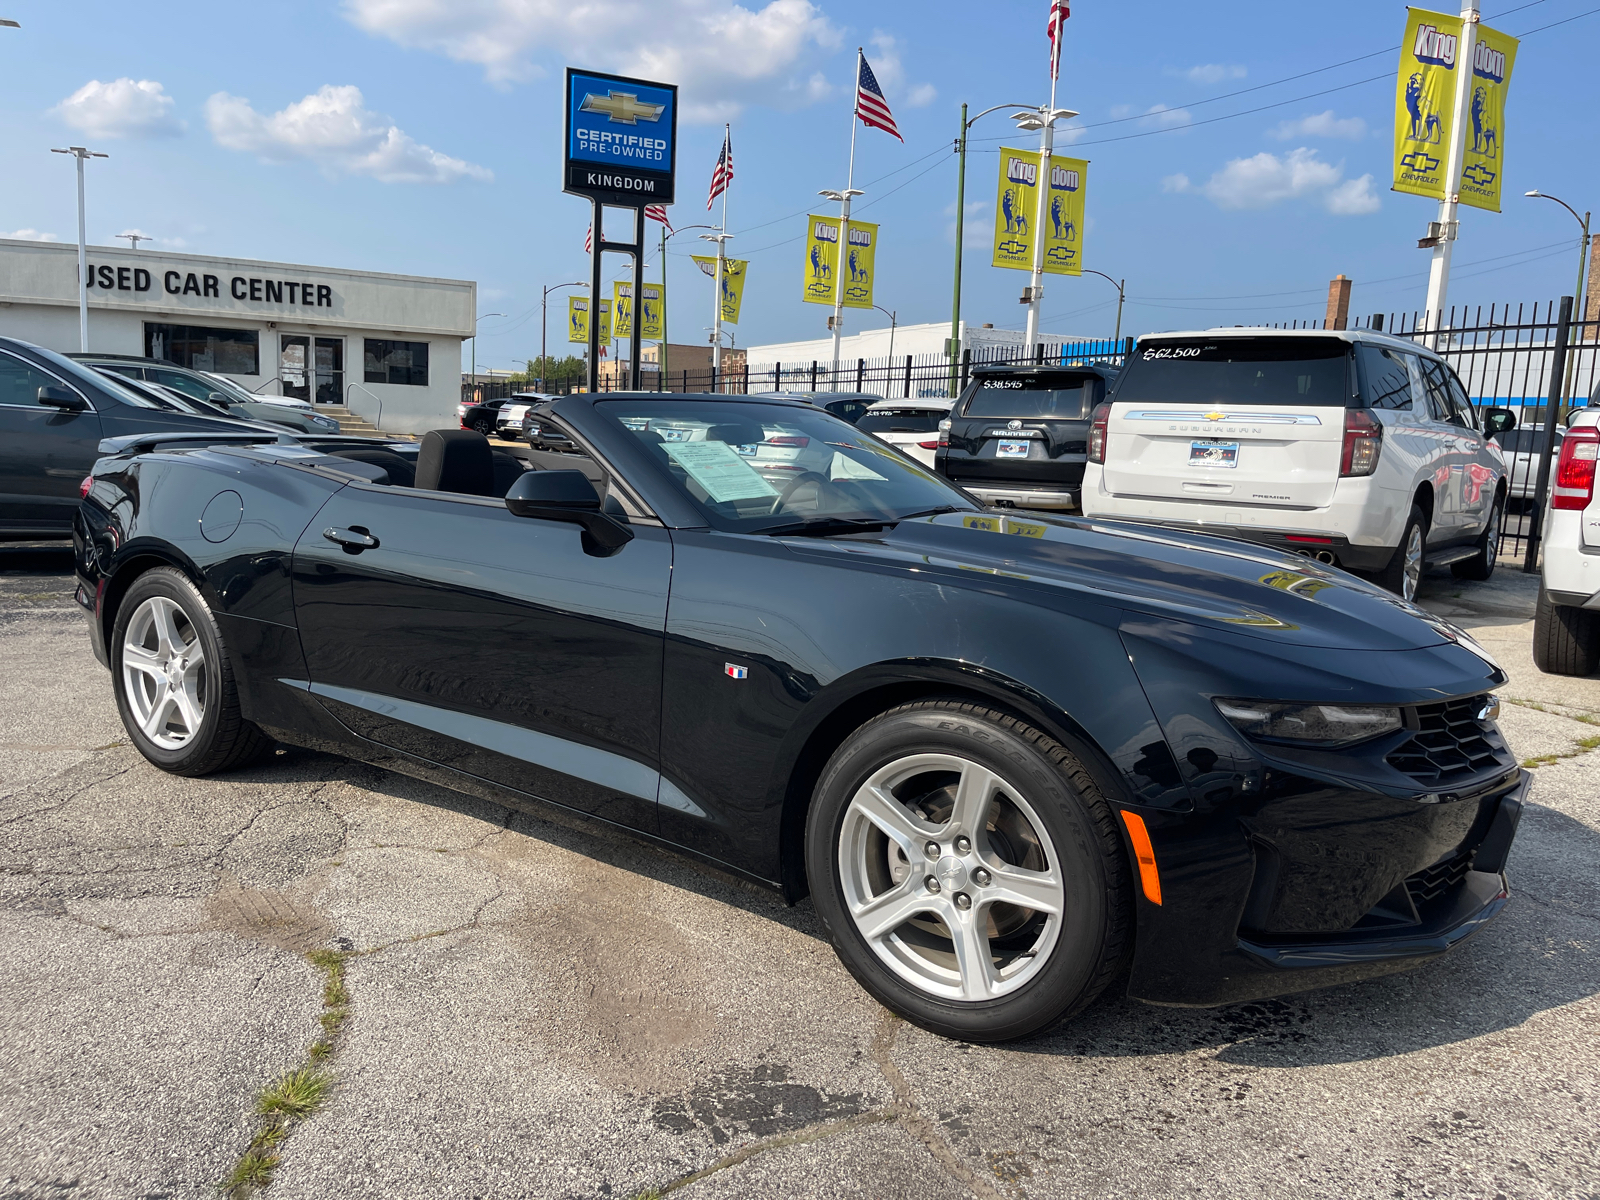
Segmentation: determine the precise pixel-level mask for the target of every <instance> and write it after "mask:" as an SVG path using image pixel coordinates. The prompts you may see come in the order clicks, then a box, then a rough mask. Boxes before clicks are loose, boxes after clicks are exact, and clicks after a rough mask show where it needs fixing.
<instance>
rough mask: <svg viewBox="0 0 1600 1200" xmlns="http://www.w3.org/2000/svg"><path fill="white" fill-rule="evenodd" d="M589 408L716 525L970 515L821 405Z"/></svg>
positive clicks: (608, 404)
mask: <svg viewBox="0 0 1600 1200" xmlns="http://www.w3.org/2000/svg"><path fill="white" fill-rule="evenodd" d="M594 407H595V411H596V412H598V413H600V414H602V415H604V416H606V417H610V418H611V419H612V420H615V421H617V422H618V423H619V424H620V425H622V427H623V428H624V429H626V430H628V431H629V432H630V433H632V434H633V436H634V437H637V438H638V439H639V440H640V441H641V442H642V443H644V445H645V446H646V447H647V448H648V449H649V450H650V452H651V455H652V457H654V458H655V459H656V461H657V462H658V463H659V464H660V465H661V467H662V469H663V470H664V472H665V473H666V474H667V475H669V476H670V477H671V479H672V480H673V482H674V483H675V484H676V485H677V486H678V488H679V489H680V490H681V491H682V492H683V493H684V494H685V495H686V496H688V497H689V499H690V500H692V501H693V502H694V504H695V506H696V507H697V508H698V509H699V510H700V511H701V512H703V513H704V514H705V516H706V519H707V521H708V522H709V523H710V524H711V526H712V527H713V528H716V529H722V530H727V531H730V532H737V533H761V532H765V531H768V530H776V529H779V528H793V527H799V526H802V525H803V524H805V523H823V522H828V521H840V522H843V521H861V522H863V523H872V522H891V521H897V520H901V519H902V518H905V517H909V516H913V515H918V514H924V513H929V512H933V511H954V510H957V509H960V510H963V511H970V512H976V511H978V508H977V506H976V505H975V504H973V502H972V501H971V500H970V499H968V498H967V496H966V494H965V493H963V492H961V491H958V490H957V489H956V488H954V487H952V486H951V485H950V484H949V483H947V482H945V480H943V479H941V478H940V477H939V476H937V475H935V474H933V473H932V472H931V471H927V470H925V469H923V468H922V467H921V466H919V465H917V464H916V463H914V462H912V461H911V460H910V459H908V458H905V457H903V456H902V455H901V454H899V453H898V452H897V451H895V450H894V449H892V448H891V447H889V446H887V445H885V444H884V443H883V442H880V441H878V440H877V439H876V438H874V437H873V436H872V435H871V434H864V433H861V432H860V431H859V430H858V429H856V428H855V426H853V425H850V424H848V423H847V422H845V421H841V420H840V419H839V418H837V417H835V416H832V415H830V414H829V413H827V412H824V411H823V410H821V409H815V408H806V407H802V406H800V405H793V404H762V403H760V402H743V401H716V400H697V399H687V398H686V399H684V400H681V401H679V400H603V401H601V402H599V403H597V404H596V405H595V406H594Z"/></svg>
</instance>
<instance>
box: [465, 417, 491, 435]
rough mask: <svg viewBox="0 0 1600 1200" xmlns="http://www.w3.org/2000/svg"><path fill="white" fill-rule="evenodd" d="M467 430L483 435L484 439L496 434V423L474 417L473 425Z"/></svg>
mask: <svg viewBox="0 0 1600 1200" xmlns="http://www.w3.org/2000/svg"><path fill="white" fill-rule="evenodd" d="M467 428H469V429H472V430H475V431H476V432H478V433H481V434H483V436H484V437H489V436H491V435H492V434H493V433H494V422H493V421H490V420H488V419H486V418H484V417H474V418H473V419H472V424H471V425H469V426H468V427H467Z"/></svg>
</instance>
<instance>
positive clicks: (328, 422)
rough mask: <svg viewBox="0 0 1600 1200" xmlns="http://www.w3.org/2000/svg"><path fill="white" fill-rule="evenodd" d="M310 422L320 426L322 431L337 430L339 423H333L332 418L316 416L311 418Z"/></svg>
mask: <svg viewBox="0 0 1600 1200" xmlns="http://www.w3.org/2000/svg"><path fill="white" fill-rule="evenodd" d="M311 420H312V421H313V422H314V423H315V424H317V425H320V426H322V427H323V428H324V429H338V428H339V422H337V421H335V420H334V419H333V418H332V417H322V416H317V417H312V418H311Z"/></svg>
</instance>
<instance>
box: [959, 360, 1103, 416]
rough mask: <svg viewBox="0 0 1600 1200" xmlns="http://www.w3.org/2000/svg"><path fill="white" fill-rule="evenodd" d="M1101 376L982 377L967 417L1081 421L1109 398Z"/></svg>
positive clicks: (970, 396)
mask: <svg viewBox="0 0 1600 1200" xmlns="http://www.w3.org/2000/svg"><path fill="white" fill-rule="evenodd" d="M1103 387H1104V385H1103V384H1102V383H1101V380H1100V376H1098V375H1064V374H1062V373H1061V372H1059V371H1053V372H1049V373H1041V374H1038V375H1011V374H1007V375H988V376H984V375H980V376H978V378H976V379H974V380H973V381H972V383H971V385H970V386H969V387H968V388H967V403H966V407H965V408H963V409H962V410H961V415H962V416H966V417H1032V418H1036V419H1043V420H1057V421H1081V420H1084V419H1086V418H1087V417H1088V416H1089V414H1090V413H1092V412H1093V411H1094V406H1095V405H1096V404H1098V403H1100V399H1101V397H1102V396H1103V395H1104V394H1105V393H1104V391H1103Z"/></svg>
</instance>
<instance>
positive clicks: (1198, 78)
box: [1167, 63, 1249, 84]
mask: <svg viewBox="0 0 1600 1200" xmlns="http://www.w3.org/2000/svg"><path fill="white" fill-rule="evenodd" d="M1167 74H1168V75H1176V76H1178V77H1179V78H1180V79H1187V80H1188V81H1189V82H1190V83H1201V84H1216V83H1226V82H1227V81H1228V80H1230V79H1243V78H1244V77H1245V76H1246V75H1247V74H1249V72H1248V71H1246V70H1245V69H1244V68H1243V67H1240V66H1235V65H1225V64H1223V63H1201V64H1200V65H1199V66H1198V67H1190V68H1188V69H1187V70H1181V71H1180V70H1176V69H1173V68H1171V67H1169V68H1168V69H1167Z"/></svg>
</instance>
